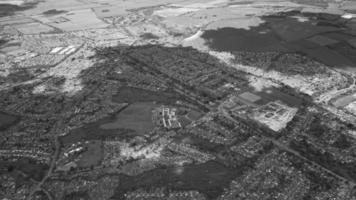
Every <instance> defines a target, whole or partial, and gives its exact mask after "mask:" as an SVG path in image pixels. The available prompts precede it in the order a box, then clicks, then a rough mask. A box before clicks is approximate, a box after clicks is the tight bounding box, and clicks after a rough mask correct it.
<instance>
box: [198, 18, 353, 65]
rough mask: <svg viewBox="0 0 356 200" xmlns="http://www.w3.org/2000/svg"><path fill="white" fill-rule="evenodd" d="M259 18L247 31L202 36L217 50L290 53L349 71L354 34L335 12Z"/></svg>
mask: <svg viewBox="0 0 356 200" xmlns="http://www.w3.org/2000/svg"><path fill="white" fill-rule="evenodd" d="M292 16H302V17H307V18H309V21H306V22H300V21H298V20H297V19H295V18H292ZM263 20H265V23H263V24H261V25H259V26H258V27H252V28H250V30H244V29H234V28H222V29H218V30H207V31H205V32H204V34H203V35H202V38H204V39H205V41H206V44H207V45H208V46H209V47H210V48H211V49H214V50H217V51H227V52H257V53H259V52H281V53H286V52H292V53H299V54H301V55H304V56H307V57H309V58H311V59H314V60H317V61H319V62H320V63H323V64H325V65H328V66H330V67H336V68H340V69H345V70H350V68H354V66H356V58H355V53H356V47H355V46H353V45H352V44H350V42H349V41H352V40H353V39H355V38H356V37H355V35H354V34H353V32H352V27H349V26H348V24H347V23H345V21H344V20H343V19H341V18H340V16H338V15H331V14H324V13H315V14H314V13H300V12H297V11H295V12H290V13H280V14H279V15H273V16H265V17H263ZM353 70H354V69H353ZM351 71H352V70H351Z"/></svg>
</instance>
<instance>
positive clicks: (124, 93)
mask: <svg viewBox="0 0 356 200" xmlns="http://www.w3.org/2000/svg"><path fill="white" fill-rule="evenodd" d="M177 100H179V96H178V95H176V94H174V93H169V92H164V91H162V92H154V91H149V90H144V89H140V88H132V87H122V88H120V89H119V91H118V93H117V94H116V95H115V96H114V97H113V101H115V102H117V103H135V102H148V101H154V102H156V103H162V104H175V103H176V101H177Z"/></svg>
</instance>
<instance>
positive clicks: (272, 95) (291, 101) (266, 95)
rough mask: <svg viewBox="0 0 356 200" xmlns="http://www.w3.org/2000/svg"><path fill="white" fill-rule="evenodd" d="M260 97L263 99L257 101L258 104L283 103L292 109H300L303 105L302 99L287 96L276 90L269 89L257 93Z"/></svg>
mask: <svg viewBox="0 0 356 200" xmlns="http://www.w3.org/2000/svg"><path fill="white" fill-rule="evenodd" d="M255 93H256V94H257V95H258V96H260V97H262V99H261V100H259V101H257V102H256V103H258V104H266V103H268V102H270V101H277V100H279V101H282V102H284V103H285V104H287V105H288V106H291V107H296V108H297V107H299V106H300V104H301V103H302V101H301V99H299V98H297V97H294V96H291V95H288V94H285V93H283V92H281V91H279V90H277V89H276V88H268V89H265V90H263V91H261V92H255Z"/></svg>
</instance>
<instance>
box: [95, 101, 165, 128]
mask: <svg viewBox="0 0 356 200" xmlns="http://www.w3.org/2000/svg"><path fill="white" fill-rule="evenodd" d="M157 106H158V105H156V104H153V103H151V102H141V103H134V104H132V105H129V106H128V107H127V108H126V109H124V110H123V111H122V112H120V113H119V114H117V116H116V119H115V121H114V122H111V123H106V124H102V125H101V126H100V128H101V129H120V128H121V129H130V130H134V131H135V132H137V133H139V134H145V133H147V132H149V131H151V130H152V129H153V128H154V125H153V122H152V110H153V109H154V108H155V107H157Z"/></svg>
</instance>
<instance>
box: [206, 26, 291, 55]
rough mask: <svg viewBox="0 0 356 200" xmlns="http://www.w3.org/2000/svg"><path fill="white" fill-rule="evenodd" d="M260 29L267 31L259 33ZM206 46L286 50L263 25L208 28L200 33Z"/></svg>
mask: <svg viewBox="0 0 356 200" xmlns="http://www.w3.org/2000/svg"><path fill="white" fill-rule="evenodd" d="M261 31H267V32H266V33H264V34H261V33H260V32H261ZM202 38H204V39H205V40H206V42H207V44H208V46H209V47H210V48H212V49H214V50H218V51H228V52H232V51H253V52H265V51H282V52H284V51H287V49H286V48H285V47H284V46H283V41H281V40H279V38H278V37H277V36H276V35H275V34H274V33H272V32H271V31H270V30H268V29H264V28H263V27H260V28H259V27H257V28H251V30H244V29H235V28H222V29H218V30H208V31H206V32H204V34H203V35H202Z"/></svg>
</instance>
